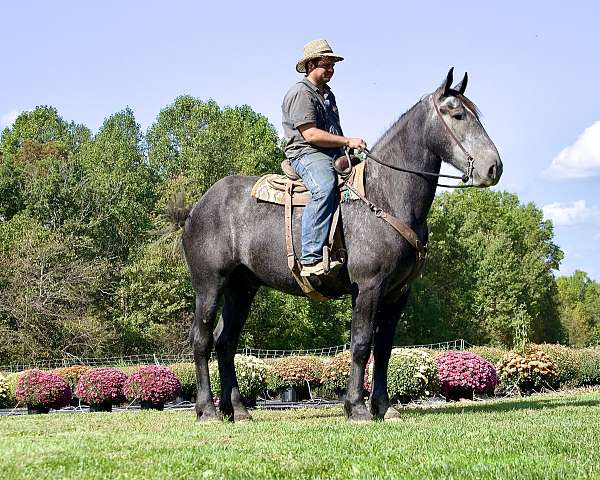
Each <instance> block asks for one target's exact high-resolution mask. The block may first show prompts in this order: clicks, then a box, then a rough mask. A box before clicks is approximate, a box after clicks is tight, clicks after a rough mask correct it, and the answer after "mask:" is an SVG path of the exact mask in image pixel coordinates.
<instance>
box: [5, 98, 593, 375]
mask: <svg viewBox="0 0 600 480" xmlns="http://www.w3.org/2000/svg"><path fill="white" fill-rule="evenodd" d="M279 145H280V141H279V139H278V137H277V132H276V130H275V129H274V128H273V126H272V125H271V124H270V123H269V121H268V119H267V118H266V117H264V116H263V115H260V114H258V113H256V112H254V111H253V110H252V109H251V108H250V107H249V106H241V107H220V106H219V105H217V104H216V103H215V102H214V101H212V100H209V101H202V100H200V99H197V98H194V97H191V96H181V97H178V98H177V99H175V101H174V102H173V103H172V104H171V105H168V106H167V107H165V108H164V109H163V110H162V111H161V112H160V113H159V115H158V116H157V118H156V121H155V122H154V123H153V124H152V125H151V126H150V128H149V129H148V130H147V131H146V132H142V131H141V129H140V127H139V125H138V124H137V123H136V120H135V116H134V113H133V112H132V111H131V110H130V109H125V110H123V111H121V112H118V113H115V114H114V115H111V116H110V117H108V118H107V119H106V120H105V121H104V123H103V125H102V126H101V127H100V129H99V130H98V132H97V133H95V134H94V133H93V132H91V131H90V129H89V128H87V127H86V126H85V125H81V124H76V123H74V122H72V121H71V122H69V121H66V120H65V119H63V118H62V117H61V116H60V115H59V113H58V112H57V110H56V109H55V108H53V107H49V106H42V107H37V108H36V109H34V110H33V111H29V112H23V113H21V114H20V115H19V116H18V118H17V119H16V120H15V122H14V124H13V125H12V126H11V127H10V128H6V129H4V131H3V132H2V134H1V136H0V364H6V363H11V362H16V361H27V360H31V359H44V358H55V357H63V356H67V355H74V356H97V355H118V354H134V353H147V352H159V353H173V352H179V351H182V350H184V349H186V348H187V332H188V329H189V326H190V323H191V317H192V315H193V305H194V295H193V290H192V288H191V285H190V281H189V276H188V273H187V268H186V265H185V262H184V260H183V257H182V255H181V251H180V248H179V232H177V231H173V230H172V229H170V227H169V224H168V222H167V221H166V217H165V211H166V209H167V208H168V205H169V203H170V201H171V199H172V198H173V196H174V195H176V194H177V193H179V192H182V191H183V192H185V194H186V196H187V199H188V200H189V201H190V202H192V201H196V200H197V199H199V198H200V197H201V196H202V194H203V193H204V192H205V191H206V190H207V189H208V188H209V187H210V186H211V185H212V184H213V183H214V182H216V181H217V180H218V179H220V178H222V177H224V176H226V175H231V174H242V175H259V174H262V173H266V172H275V171H278V170H279V163H280V161H281V159H282V151H281V149H280V147H279ZM231 201H235V200H234V199H231ZM282 221H283V213H282ZM429 224H430V230H431V242H430V258H429V262H428V264H427V266H426V270H425V275H424V276H423V277H422V278H421V279H419V280H418V281H417V282H416V283H415V285H414V287H413V292H412V295H411V300H410V302H409V305H408V307H407V308H406V311H405V313H404V314H403V316H402V320H401V322H400V326H399V328H398V331H397V333H396V336H397V338H396V342H397V343H402V344H409V343H429V342H436V341H442V340H447V339H451V338H456V337H462V338H465V339H467V340H468V341H469V342H471V343H475V344H498V345H505V346H510V345H512V344H513V343H514V342H517V341H521V340H522V339H523V338H527V339H530V340H533V341H536V342H541V341H550V342H557V341H559V342H562V343H570V344H574V345H585V344H589V343H593V342H598V341H600V334H599V332H600V307H599V305H600V302H599V300H600V288H599V286H598V284H597V283H596V282H594V281H592V280H591V279H589V277H588V276H587V275H586V274H585V273H584V272H576V273H575V274H574V275H572V276H570V277H561V278H558V279H556V278H555V277H554V275H553V270H555V269H557V268H558V266H559V263H560V261H561V259H562V252H561V250H560V248H559V247H558V246H557V245H555V244H554V239H553V230H552V224H551V222H549V221H544V220H543V218H542V212H541V210H540V209H538V208H537V207H536V206H535V205H534V204H526V205H523V204H521V203H520V201H519V199H518V197H517V196H516V195H514V194H511V193H507V192H493V191H487V190H472V191H460V192H455V193H443V194H441V195H439V196H438V197H437V198H436V200H435V202H434V205H433V208H432V211H431V213H430V217H429ZM281 254H282V255H284V252H281ZM350 319H351V305H350V301H349V299H342V300H337V301H332V302H328V303H315V302H311V301H309V300H307V299H303V298H295V297H290V296H285V295H283V294H281V293H279V292H275V291H271V290H268V289H263V290H261V291H260V292H259V295H258V297H257V300H256V301H255V304H254V307H253V310H252V313H251V316H250V318H249V319H248V322H247V325H246V327H245V329H244V333H243V337H242V340H241V342H242V345H243V346H252V347H257V348H311V347H322V346H330V345H334V344H340V343H344V342H346V341H348V339H349V324H350Z"/></svg>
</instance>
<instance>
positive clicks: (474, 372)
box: [435, 352, 498, 399]
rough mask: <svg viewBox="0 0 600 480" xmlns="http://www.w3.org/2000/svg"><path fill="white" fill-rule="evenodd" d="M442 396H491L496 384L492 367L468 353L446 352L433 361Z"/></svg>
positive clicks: (478, 357)
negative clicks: (436, 369) (435, 365)
mask: <svg viewBox="0 0 600 480" xmlns="http://www.w3.org/2000/svg"><path fill="white" fill-rule="evenodd" d="M435 361H436V363H437V367H438V374H439V380H440V383H441V387H442V394H443V395H444V396H445V397H446V398H451V399H458V398H461V397H462V398H464V397H467V398H472V397H473V393H479V394H492V393H494V389H495V388H496V385H497V384H498V377H497V376H496V369H495V368H494V366H493V365H492V364H491V363H490V362H488V361H487V360H485V359H484V358H482V357H480V356H479V355H475V354H474V353H470V352H446V353H444V354H442V355H440V356H438V357H436V359H435Z"/></svg>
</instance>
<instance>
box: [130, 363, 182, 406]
mask: <svg viewBox="0 0 600 480" xmlns="http://www.w3.org/2000/svg"><path fill="white" fill-rule="evenodd" d="M123 391H124V393H125V396H126V397H127V399H128V400H140V401H147V402H152V403H166V402H168V401H169V400H172V399H174V398H175V397H176V396H177V394H178V393H179V392H180V391H181V384H180V383H179V380H177V377H176V376H175V374H174V373H173V372H172V371H171V370H169V369H168V368H167V367H163V366H161V365H146V366H145V367H141V368H139V369H138V370H137V371H136V372H134V373H132V374H131V375H130V376H129V377H127V380H125V385H124V386H123Z"/></svg>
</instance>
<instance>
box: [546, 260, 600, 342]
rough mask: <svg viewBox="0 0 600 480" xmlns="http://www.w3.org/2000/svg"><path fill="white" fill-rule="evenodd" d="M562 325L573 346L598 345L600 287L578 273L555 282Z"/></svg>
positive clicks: (582, 273) (584, 273)
mask: <svg viewBox="0 0 600 480" xmlns="http://www.w3.org/2000/svg"><path fill="white" fill-rule="evenodd" d="M556 283H557V286H558V292H557V296H558V302H559V305H560V321H561V324H562V325H563V327H564V329H565V331H566V333H567V337H568V341H569V344H570V345H573V346H577V347H582V346H585V345H588V344H598V338H599V336H598V333H600V284H598V283H597V282H595V281H593V280H592V279H590V278H589V276H588V274H587V273H586V272H583V271H581V270H576V271H575V272H574V273H573V274H572V275H570V276H568V277H567V276H562V277H559V278H558V279H557V280H556Z"/></svg>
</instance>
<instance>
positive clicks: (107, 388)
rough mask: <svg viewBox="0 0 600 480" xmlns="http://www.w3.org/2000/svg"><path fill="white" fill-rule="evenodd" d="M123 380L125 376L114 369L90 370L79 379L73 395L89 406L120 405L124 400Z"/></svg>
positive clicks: (125, 378)
mask: <svg viewBox="0 0 600 480" xmlns="http://www.w3.org/2000/svg"><path fill="white" fill-rule="evenodd" d="M125 380H127V375H125V374H124V373H123V372H122V371H121V370H118V369H116V368H94V369H90V370H88V371H87V372H85V373H84V374H83V375H81V377H80V378H79V382H78V383H77V387H76V389H75V393H76V395H77V396H78V397H79V398H80V399H81V400H83V401H84V402H85V403H89V404H90V405H94V404H99V403H104V402H110V403H114V404H117V403H121V402H123V401H124V400H125V395H124V393H123V386H124V385H125Z"/></svg>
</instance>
